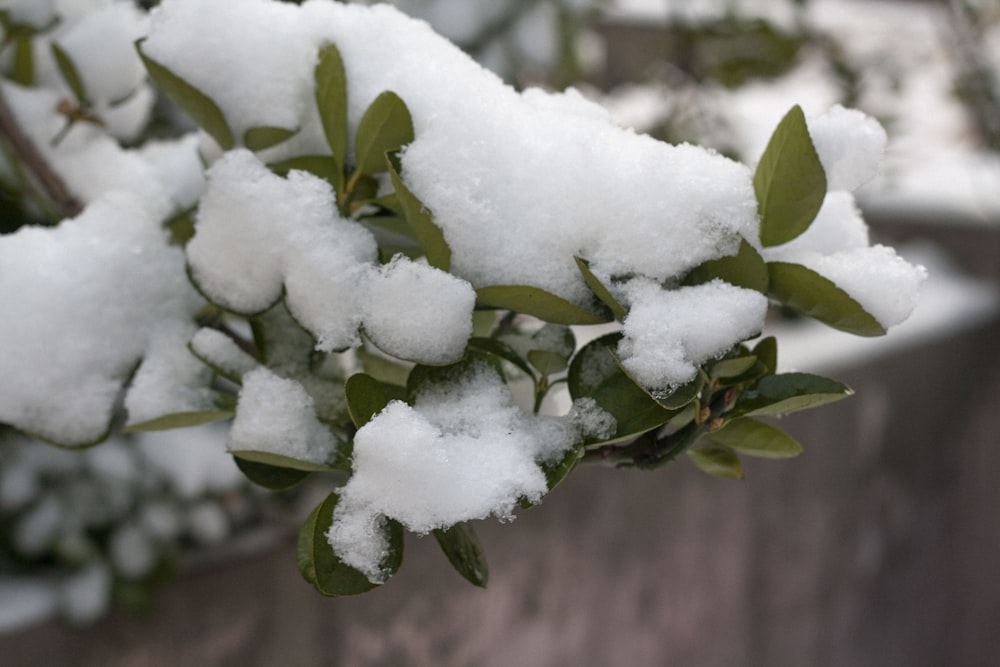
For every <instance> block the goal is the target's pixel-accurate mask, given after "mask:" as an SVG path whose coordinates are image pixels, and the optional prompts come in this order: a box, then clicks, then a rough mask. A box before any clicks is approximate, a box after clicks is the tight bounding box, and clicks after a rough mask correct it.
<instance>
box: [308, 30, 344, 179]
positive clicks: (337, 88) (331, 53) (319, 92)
mask: <svg viewBox="0 0 1000 667" xmlns="http://www.w3.org/2000/svg"><path fill="white" fill-rule="evenodd" d="M313 78H314V80H315V84H316V107H317V109H319V118H320V121H321V122H322V124H323V134H324V135H325V136H326V143H327V145H328V146H329V147H330V152H331V153H333V160H334V164H335V165H336V168H335V173H336V177H335V179H334V180H333V181H331V182H332V183H333V184H334V186H335V187H336V189H337V194H338V195H342V194H343V193H344V165H345V164H346V163H347V74H346V73H345V72H344V61H343V59H342V58H341V57H340V51H339V50H338V49H337V47H336V45H334V44H325V45H324V46H323V47H322V48H321V49H320V50H319V59H318V60H317V62H316V69H315V70H314V71H313Z"/></svg>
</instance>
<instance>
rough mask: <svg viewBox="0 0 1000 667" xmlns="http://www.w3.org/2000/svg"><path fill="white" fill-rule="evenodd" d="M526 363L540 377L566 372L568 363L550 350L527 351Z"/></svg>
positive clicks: (564, 358)
mask: <svg viewBox="0 0 1000 667" xmlns="http://www.w3.org/2000/svg"><path fill="white" fill-rule="evenodd" d="M527 356H528V362H529V363H530V364H531V365H532V366H534V367H535V368H537V369H538V372H539V373H541V374H542V375H555V374H556V373H562V372H563V371H564V370H566V368H567V366H569V363H568V362H567V360H566V357H564V356H563V355H561V354H559V353H557V352H552V351H550V350H528V355H527Z"/></svg>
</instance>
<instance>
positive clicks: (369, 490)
mask: <svg viewBox="0 0 1000 667" xmlns="http://www.w3.org/2000/svg"><path fill="white" fill-rule="evenodd" d="M403 433H405V434H406V437H400V434H403ZM575 440H576V433H575V432H574V429H573V428H571V426H570V425H568V424H567V423H565V422H564V421H562V420H555V419H553V418H546V417H537V416H533V415H530V414H527V413H525V412H524V411H522V410H521V409H519V408H518V407H516V406H515V405H513V403H512V398H511V395H510V391H509V390H508V388H507V386H506V385H505V384H504V382H503V380H502V379H501V378H500V376H499V375H498V374H497V373H496V371H494V370H493V369H492V368H489V367H487V366H477V367H475V368H474V369H473V370H472V371H471V372H469V373H467V374H466V375H464V376H463V377H461V378H459V379H457V380H455V381H453V382H451V383H446V384H443V385H438V384H435V385H433V386H428V387H427V388H426V389H423V390H421V391H420V392H419V393H418V395H417V399H416V402H415V404H414V405H413V406H412V407H411V406H409V405H407V404H405V403H402V402H400V401H393V402H391V403H390V404H389V405H388V406H387V407H386V408H385V409H384V410H383V411H382V412H380V413H379V414H378V415H376V416H375V417H374V418H373V419H372V420H371V421H370V422H368V423H367V424H365V425H364V426H363V427H362V428H361V429H359V430H358V433H357V434H356V436H355V440H354V460H353V468H354V474H353V475H352V476H351V478H350V480H349V481H348V482H347V484H346V485H345V486H344V487H343V489H342V490H341V494H340V501H339V503H338V505H337V509H336V510H335V512H334V520H333V524H332V526H331V527H330V530H329V532H328V534H327V537H328V539H329V540H330V544H331V546H332V547H333V549H334V551H335V552H336V553H337V555H338V556H340V558H341V559H342V560H343V561H344V562H345V563H347V564H349V565H351V566H353V567H355V568H356V569H358V570H360V571H361V572H363V573H365V574H366V575H367V576H368V577H369V578H370V579H371V580H372V581H379V580H381V579H382V578H383V577H384V575H383V573H381V572H380V570H379V562H380V560H381V555H383V554H384V549H385V544H384V543H382V542H381V537H380V535H381V533H380V532H379V531H378V530H376V529H374V526H376V525H377V522H378V521H379V519H380V517H383V516H386V517H391V518H393V519H396V520H398V521H399V522H401V523H402V524H403V525H405V526H406V527H407V528H409V529H410V530H412V531H415V532H418V533H427V532H429V531H431V530H433V529H435V528H443V527H447V526H450V525H452V524H454V523H457V522H459V521H465V520H469V519H482V518H485V517H487V516H490V515H494V516H497V517H500V518H503V519H509V518H512V515H513V511H514V507H515V506H516V505H517V502H518V499H519V498H521V497H525V498H527V499H528V500H529V501H537V500H538V499H539V498H541V496H542V495H543V494H544V493H545V492H546V491H547V484H546V481H545V475H544V473H543V472H542V470H541V468H540V467H539V465H538V463H537V461H538V460H552V459H554V458H556V457H558V455H559V454H560V453H561V452H563V451H565V450H566V449H567V448H568V447H569V446H571V445H572V444H573V443H574V442H575Z"/></svg>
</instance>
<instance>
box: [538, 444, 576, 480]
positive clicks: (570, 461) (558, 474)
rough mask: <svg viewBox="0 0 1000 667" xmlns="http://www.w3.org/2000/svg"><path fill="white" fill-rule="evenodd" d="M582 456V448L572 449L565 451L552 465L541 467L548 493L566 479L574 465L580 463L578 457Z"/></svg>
mask: <svg viewBox="0 0 1000 667" xmlns="http://www.w3.org/2000/svg"><path fill="white" fill-rule="evenodd" d="M582 455H583V448H582V447H573V448H571V449H570V450H569V451H567V452H566V453H565V454H564V455H563V457H562V458H561V459H559V460H557V461H555V462H553V463H546V464H544V465H542V471H543V472H544V473H545V482H546V484H547V485H548V489H549V491H552V489H554V488H556V486H557V485H558V484H559V482H561V481H563V480H564V479H566V476H567V475H569V473H570V472H572V470H573V469H574V468H575V467H576V464H577V463H579V462H580V457H581V456H582Z"/></svg>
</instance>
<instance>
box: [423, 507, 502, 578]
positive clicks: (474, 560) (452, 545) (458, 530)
mask: <svg viewBox="0 0 1000 667" xmlns="http://www.w3.org/2000/svg"><path fill="white" fill-rule="evenodd" d="M434 539H436V540H437V543H438V544H439V545H440V546H441V550H442V551H443V552H444V555H445V556H447V557H448V562H449V563H451V564H452V566H453V567H454V568H455V570H457V571H458V573H459V574H460V575H462V576H463V577H465V578H466V579H467V580H469V582H471V583H473V584H475V585H476V586H479V587H481V588H486V581H487V579H489V568H488V566H487V564H486V554H484V553H483V547H482V546H481V545H480V544H479V538H478V537H476V531H475V530H473V528H472V524H470V523H469V522H468V521H462V522H460V523H456V524H455V525H453V526H451V527H450V528H448V529H446V530H442V529H440V528H438V529H435V530H434Z"/></svg>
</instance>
